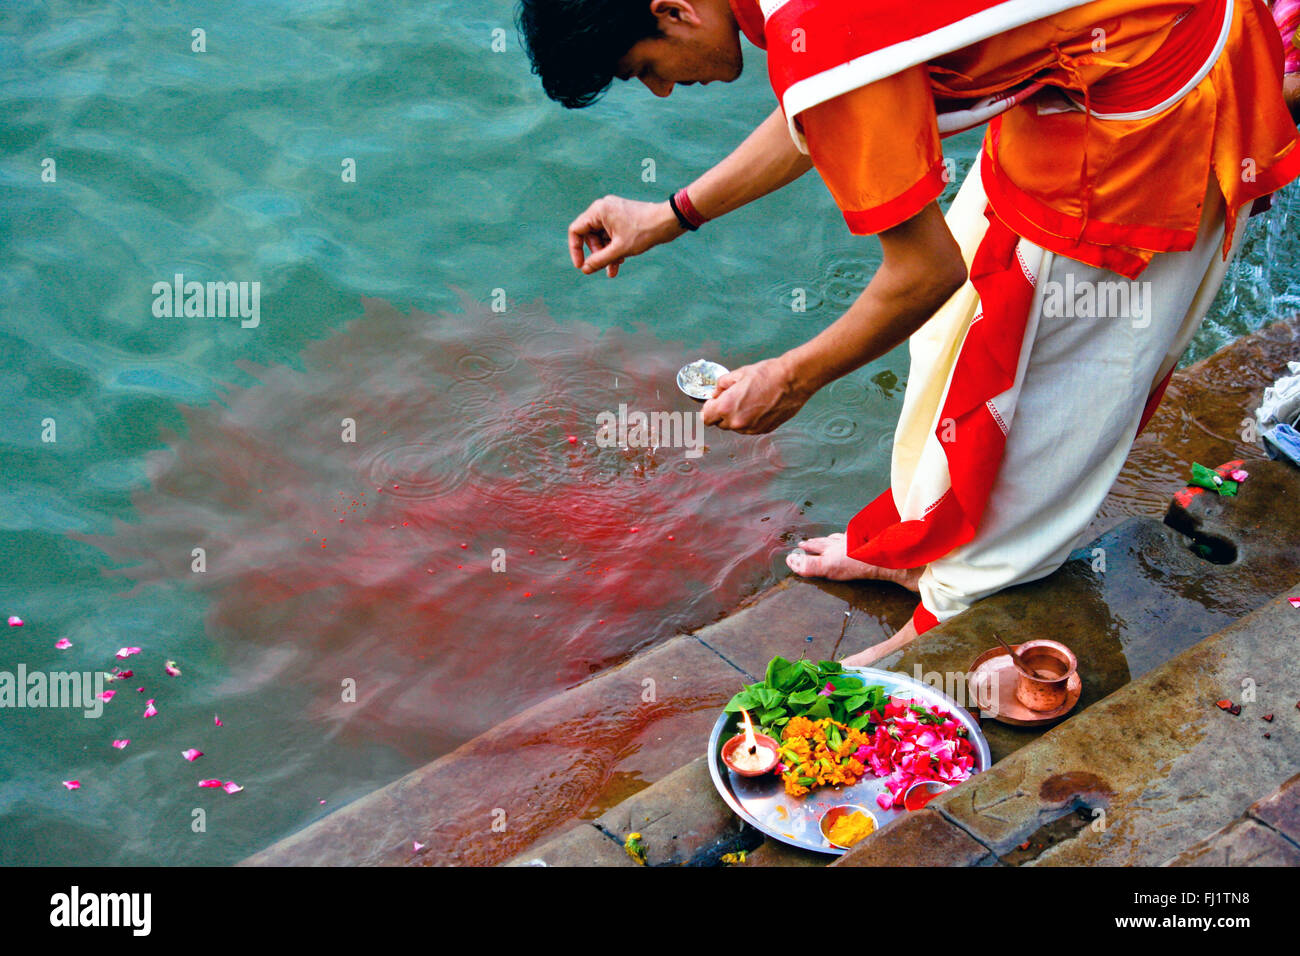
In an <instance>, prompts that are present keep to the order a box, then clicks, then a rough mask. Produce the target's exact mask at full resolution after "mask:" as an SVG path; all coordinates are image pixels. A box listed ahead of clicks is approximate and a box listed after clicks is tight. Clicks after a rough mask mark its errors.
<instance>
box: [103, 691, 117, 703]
mask: <svg viewBox="0 0 1300 956" xmlns="http://www.w3.org/2000/svg"><path fill="white" fill-rule="evenodd" d="M116 694H117V691H115V690H106V691H101V692H100V694H99V699H100V700H103V701H109V700H112V699H113V697H114V695H116Z"/></svg>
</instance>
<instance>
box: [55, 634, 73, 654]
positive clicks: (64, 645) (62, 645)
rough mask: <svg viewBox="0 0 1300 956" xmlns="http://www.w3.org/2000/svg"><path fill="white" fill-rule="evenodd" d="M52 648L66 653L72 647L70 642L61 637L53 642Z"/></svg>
mask: <svg viewBox="0 0 1300 956" xmlns="http://www.w3.org/2000/svg"><path fill="white" fill-rule="evenodd" d="M54 646H55V647H57V648H58V649H59V650H61V651H66V650H67V649H68V648H69V647H71V646H72V642H71V641H70V640H68V639H67V638H66V637H61V638H59V639H58V640H57V641H55V642H54Z"/></svg>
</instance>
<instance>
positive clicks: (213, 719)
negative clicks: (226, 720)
mask: <svg viewBox="0 0 1300 956" xmlns="http://www.w3.org/2000/svg"><path fill="white" fill-rule="evenodd" d="M212 722H213V723H214V724H216V725H217V726H218V727H224V726H226V725H225V724H223V723H222V722H221V718H220V717H218V716H217V715H216V714H213V715H212Z"/></svg>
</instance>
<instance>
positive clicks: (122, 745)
mask: <svg viewBox="0 0 1300 956" xmlns="http://www.w3.org/2000/svg"><path fill="white" fill-rule="evenodd" d="M130 742H131V741H130V740H114V741H113V746H114V747H116V748H117V749H118V750H125V749H126V745H127V744H129V743H130Z"/></svg>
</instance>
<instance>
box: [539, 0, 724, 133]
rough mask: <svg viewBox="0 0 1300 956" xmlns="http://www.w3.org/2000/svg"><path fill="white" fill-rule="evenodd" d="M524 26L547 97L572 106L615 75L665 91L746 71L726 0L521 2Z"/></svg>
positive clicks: (586, 101)
mask: <svg viewBox="0 0 1300 956" xmlns="http://www.w3.org/2000/svg"><path fill="white" fill-rule="evenodd" d="M518 23H519V31H520V33H521V34H522V35H523V39H524V46H525V48H526V49H527V50H528V56H529V59H531V60H532V62H533V72H534V73H536V74H537V75H538V76H540V77H541V78H542V87H543V88H544V89H545V90H546V95H547V96H549V97H550V98H551V99H553V100H558V101H559V102H561V103H563V104H564V105H565V106H567V107H569V108H570V109H578V108H581V107H584V106H590V105H591V104H592V103H594V102H595V101H596V100H597V99H599V97H600V95H601V94H602V93H603V92H604V91H605V90H606V89H607V88H608V87H609V84H610V83H611V81H613V80H614V79H616V78H617V79H622V80H631V79H639V80H640V81H641V82H642V83H644V84H645V85H646V86H647V87H649V88H650V90H651V91H652V92H654V93H655V94H656V95H657V96H667V95H668V94H669V93H671V92H672V89H673V85H674V84H676V83H709V82H711V81H713V80H722V81H724V82H730V81H731V80H734V79H736V78H737V77H738V76H740V70H741V51H740V31H739V28H738V27H737V26H736V21H735V17H734V16H733V15H732V13H731V7H730V5H729V3H728V0H520V2H519V13H518Z"/></svg>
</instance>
